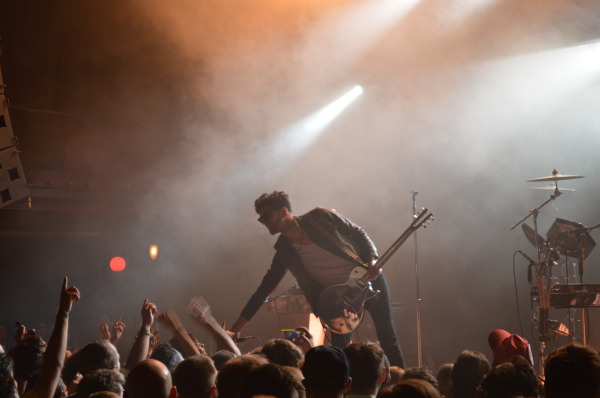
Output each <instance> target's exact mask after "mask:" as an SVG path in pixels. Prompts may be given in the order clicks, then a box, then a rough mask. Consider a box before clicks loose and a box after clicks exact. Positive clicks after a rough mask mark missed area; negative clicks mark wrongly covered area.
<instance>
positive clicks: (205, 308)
mask: <svg viewBox="0 0 600 398" xmlns="http://www.w3.org/2000/svg"><path fill="white" fill-rule="evenodd" d="M188 314H190V315H191V316H192V317H193V318H194V319H196V320H197V321H198V322H202V323H208V322H209V321H210V320H211V319H212V314H211V312H210V307H209V305H208V303H207V302H206V300H204V299H203V298H202V297H194V298H192V300H191V301H190V304H189V305H188Z"/></svg>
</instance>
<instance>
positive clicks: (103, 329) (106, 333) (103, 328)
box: [100, 322, 110, 340]
mask: <svg viewBox="0 0 600 398" xmlns="http://www.w3.org/2000/svg"><path fill="white" fill-rule="evenodd" d="M100 337H102V338H103V339H104V340H110V329H109V328H108V323H106V322H104V323H103V324H102V325H100Z"/></svg>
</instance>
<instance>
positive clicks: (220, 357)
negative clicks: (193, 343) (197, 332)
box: [211, 350, 237, 371]
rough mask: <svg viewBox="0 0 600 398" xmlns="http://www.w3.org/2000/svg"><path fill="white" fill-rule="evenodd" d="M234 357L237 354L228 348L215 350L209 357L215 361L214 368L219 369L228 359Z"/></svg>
mask: <svg viewBox="0 0 600 398" xmlns="http://www.w3.org/2000/svg"><path fill="white" fill-rule="evenodd" d="M236 357H237V355H235V354H234V353H233V352H231V351H229V350H219V351H217V352H215V353H214V354H213V356H212V357H211V358H212V360H213V361H214V363H215V368H217V370H219V371H220V370H221V369H223V366H225V364H226V363H227V362H228V361H229V360H231V359H233V358H236Z"/></svg>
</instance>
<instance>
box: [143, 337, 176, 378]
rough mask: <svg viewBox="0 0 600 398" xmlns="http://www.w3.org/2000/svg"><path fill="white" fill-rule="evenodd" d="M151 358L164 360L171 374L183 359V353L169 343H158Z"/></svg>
mask: <svg viewBox="0 0 600 398" xmlns="http://www.w3.org/2000/svg"><path fill="white" fill-rule="evenodd" d="M150 358H151V359H156V360H157V361H160V362H162V363H163V364H164V365H165V366H166V367H167V369H169V372H171V374H173V372H174V371H175V368H176V367H177V365H179V363H180V362H181V361H183V355H181V353H180V352H179V351H177V350H176V349H175V348H173V346H172V345H171V344H168V343H163V344H159V345H157V346H156V348H155V349H154V351H152V355H150Z"/></svg>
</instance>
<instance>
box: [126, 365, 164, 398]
mask: <svg viewBox="0 0 600 398" xmlns="http://www.w3.org/2000/svg"><path fill="white" fill-rule="evenodd" d="M172 386H173V385H172V382H171V373H169V369H167V367H166V366H165V365H164V364H163V363H162V362H159V361H157V360H154V359H146V360H144V361H141V362H139V363H138V364H137V365H135V366H134V367H133V369H131V371H130V372H129V374H128V375H127V381H126V384H125V390H126V391H127V396H128V397H129V398H169V397H171V396H172V393H173V392H174V391H175V390H173V388H172ZM173 396H174V395H173Z"/></svg>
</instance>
